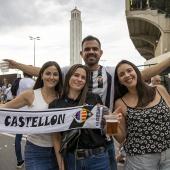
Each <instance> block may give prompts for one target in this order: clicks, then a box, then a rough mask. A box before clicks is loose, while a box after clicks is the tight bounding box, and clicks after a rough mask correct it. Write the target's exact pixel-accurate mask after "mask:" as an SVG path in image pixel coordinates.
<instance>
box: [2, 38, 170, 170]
mask: <svg viewBox="0 0 170 170" xmlns="http://www.w3.org/2000/svg"><path fill="white" fill-rule="evenodd" d="M102 54H103V51H102V50H101V43H100V41H99V39H97V38H96V37H93V36H87V37H85V38H84V39H83V41H82V51H80V55H81V56H82V58H83V60H84V62H85V65H86V66H87V67H88V69H89V71H90V84H89V91H91V92H93V93H96V94H99V95H100V96H101V98H102V101H103V104H104V105H105V106H107V107H108V108H109V109H110V110H111V111H113V105H114V104H113V98H114V74H115V67H104V66H101V65H99V60H100V58H101V56H102ZM5 61H8V62H9V67H10V68H17V69H20V70H22V71H24V72H27V73H28V74H31V75H34V76H38V74H39V71H40V68H38V67H32V66H27V65H25V64H21V63H18V62H15V61H13V60H9V59H6V60H5ZM169 66H170V57H169V58H168V59H166V60H164V61H163V62H161V63H159V64H157V65H154V66H152V67H149V68H147V69H145V70H143V71H142V72H141V74H142V77H143V79H144V80H148V79H149V78H151V77H153V76H154V75H157V74H159V73H160V72H162V71H163V70H164V69H166V68H167V67H169ZM68 69H69V66H68V67H63V68H62V73H63V78H64V77H65V74H66V73H67V71H68ZM106 140H107V150H108V154H109V156H110V163H111V169H112V170H117V164H116V159H115V149H114V142H113V138H112V137H110V136H107V135H106Z"/></svg>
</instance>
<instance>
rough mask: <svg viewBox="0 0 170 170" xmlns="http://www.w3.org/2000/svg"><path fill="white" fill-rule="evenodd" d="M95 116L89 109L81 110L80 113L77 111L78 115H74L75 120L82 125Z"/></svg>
mask: <svg viewBox="0 0 170 170" xmlns="http://www.w3.org/2000/svg"><path fill="white" fill-rule="evenodd" d="M92 116H93V113H92V112H90V111H89V110H87V109H84V108H82V109H80V110H79V111H77V112H76V113H74V115H73V118H74V119H75V120H76V121H77V122H78V123H82V122H85V121H86V120H87V119H89V118H90V117H92Z"/></svg>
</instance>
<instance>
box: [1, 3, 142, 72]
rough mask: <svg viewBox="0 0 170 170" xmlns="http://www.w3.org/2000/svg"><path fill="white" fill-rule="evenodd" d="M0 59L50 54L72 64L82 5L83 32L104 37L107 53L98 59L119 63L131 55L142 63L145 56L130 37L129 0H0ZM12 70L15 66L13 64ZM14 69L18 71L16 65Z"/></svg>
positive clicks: (38, 57)
mask: <svg viewBox="0 0 170 170" xmlns="http://www.w3.org/2000/svg"><path fill="white" fill-rule="evenodd" d="M0 3H1V5H0V59H4V58H10V59H13V60H16V61H18V62H21V63H25V64H28V65H33V64H34V42H33V41H31V40H30V39H29V36H32V37H40V39H41V40H40V41H38V40H37V41H36V42H35V58H36V61H35V63H36V66H42V64H43V63H45V62H46V61H49V60H54V61H57V62H58V63H59V64H60V66H66V65H69V64H70V58H69V56H70V30H69V29H70V19H71V11H72V10H73V9H74V8H75V7H77V9H78V10H79V11H81V20H82V28H83V30H82V37H83V38H84V37H85V36H87V35H93V36H96V37H98V38H99V39H100V41H101V44H102V50H103V51H104V54H103V56H102V58H101V60H105V61H101V62H100V64H102V65H105V66H106V65H107V66H115V65H116V64H117V63H118V62H119V61H120V60H122V59H127V60H130V61H132V62H133V63H134V64H136V65H143V64H144V61H145V59H144V58H143V57H141V56H140V54H139V53H138V51H137V50H136V49H135V47H134V45H133V44H132V41H131V39H130V38H129V32H128V27H127V22H126V16H125V0H120V1H119V2H118V1H117V0H105V1H103V0H102V1H99V0H0ZM13 71H14V70H13ZM14 72H15V71H14Z"/></svg>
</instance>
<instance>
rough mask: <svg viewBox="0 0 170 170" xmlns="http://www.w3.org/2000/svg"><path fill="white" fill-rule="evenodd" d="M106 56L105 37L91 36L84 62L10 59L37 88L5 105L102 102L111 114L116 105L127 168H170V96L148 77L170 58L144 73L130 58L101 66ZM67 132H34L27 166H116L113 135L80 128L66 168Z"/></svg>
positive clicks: (60, 105)
mask: <svg viewBox="0 0 170 170" xmlns="http://www.w3.org/2000/svg"><path fill="white" fill-rule="evenodd" d="M102 54H103V51H102V49H101V43H100V41H99V40H98V39H97V38H96V37H93V36H87V37H85V38H84V39H83V41H82V51H81V52H80V55H81V56H82V58H83V60H84V62H85V66H84V65H81V64H76V65H73V66H71V67H70V68H69V67H64V68H62V69H60V67H59V65H58V64H57V63H56V62H51V61H50V62H47V63H45V64H44V65H43V66H42V68H41V69H40V68H38V67H32V66H27V65H25V64H21V63H17V62H15V61H13V60H9V59H6V61H8V62H9V65H10V68H17V69H20V70H22V71H24V72H27V73H28V74H31V75H34V76H38V78H37V80H36V83H35V85H34V88H33V90H28V91H26V92H24V93H22V94H21V95H19V96H18V97H17V98H15V99H14V100H12V101H10V102H8V103H6V104H4V105H1V107H5V108H16V109H17V108H20V107H22V106H24V105H28V106H29V109H46V108H49V109H50V108H65V107H73V106H80V105H84V104H89V105H96V104H103V105H105V106H106V107H107V108H109V109H110V111H111V112H113V110H115V109H116V111H115V112H114V114H119V112H121V113H122V115H123V117H122V119H121V120H120V123H119V128H118V134H117V135H116V136H115V138H116V140H117V141H118V142H120V143H122V142H123V141H125V139H126V142H125V151H126V154H127V156H126V157H127V158H126V164H125V169H126V170H150V169H155V170H156V169H159V168H160V169H161V168H162V170H168V169H169V168H170V149H169V148H170V136H169V135H170V130H169V127H170V125H169V122H170V115H169V108H168V105H167V104H166V103H165V98H166V100H167V101H168V102H169V103H170V97H169V94H168V93H167V91H166V90H165V89H164V88H163V86H159V87H149V86H147V85H146V84H145V83H144V80H148V79H149V78H151V77H153V76H154V75H157V74H159V73H160V72H162V71H163V70H164V69H166V68H167V67H168V66H169V65H170V58H168V59H167V60H165V61H163V62H161V63H159V64H157V65H156V66H152V67H150V68H147V69H145V70H143V71H142V72H140V71H139V70H138V68H137V67H136V66H135V65H134V64H133V63H131V62H129V61H126V60H123V61H121V62H120V63H118V65H117V66H116V68H115V67H104V66H101V65H99V60H100V57H101V56H102ZM63 79H65V80H64V86H63ZM162 94H163V95H162ZM114 96H115V97H114ZM162 96H164V98H163V97H162ZM120 106H121V107H120ZM117 108H118V109H117ZM62 135H63V134H62V133H58V132H57V133H53V134H34V135H29V136H28V139H27V142H26V147H25V167H26V170H33V169H35V170H38V169H41V170H47V169H64V168H65V169H66V168H67V169H69V170H73V169H77V170H81V169H85V170H89V169H91V170H100V169H101V170H103V169H106V170H117V164H116V160H115V151H114V142H113V138H112V136H108V135H106V134H103V133H101V130H97V129H96V130H94V129H84V130H81V132H80V136H79V137H78V140H77V142H76V145H74V146H72V148H71V150H70V151H69V152H68V153H67V155H66V159H67V165H68V166H66V165H64V164H63V158H62V156H61V155H60V154H59V150H60V147H61V140H62ZM56 158H57V159H56Z"/></svg>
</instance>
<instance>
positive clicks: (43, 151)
mask: <svg viewBox="0 0 170 170" xmlns="http://www.w3.org/2000/svg"><path fill="white" fill-rule="evenodd" d="M62 89H63V83H62V74H61V69H60V67H59V65H58V64H57V63H56V62H54V61H49V62H46V63H45V64H44V65H43V66H42V67H41V70H40V72H39V76H38V78H37V80H36V82H35V85H34V87H33V89H32V90H27V91H25V92H23V93H22V94H20V95H19V96H17V97H16V98H15V99H13V100H12V101H10V102H8V103H6V104H4V105H1V106H0V107H1V108H2V107H3V108H14V109H18V108H21V107H23V106H26V105H28V109H30V110H37V109H47V108H48V105H49V103H50V102H51V101H53V100H54V99H56V98H59V97H61V93H62ZM25 169H26V170H47V169H48V170H49V169H55V170H58V169H59V168H58V164H57V160H56V156H55V151H54V147H53V142H52V135H51V133H48V134H47V133H45V134H43V133H41V134H33V135H28V137H27V141H26V145H25Z"/></svg>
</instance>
